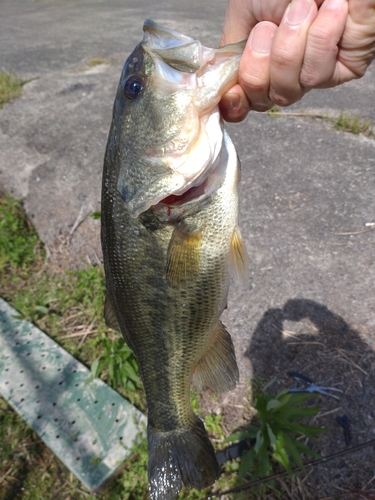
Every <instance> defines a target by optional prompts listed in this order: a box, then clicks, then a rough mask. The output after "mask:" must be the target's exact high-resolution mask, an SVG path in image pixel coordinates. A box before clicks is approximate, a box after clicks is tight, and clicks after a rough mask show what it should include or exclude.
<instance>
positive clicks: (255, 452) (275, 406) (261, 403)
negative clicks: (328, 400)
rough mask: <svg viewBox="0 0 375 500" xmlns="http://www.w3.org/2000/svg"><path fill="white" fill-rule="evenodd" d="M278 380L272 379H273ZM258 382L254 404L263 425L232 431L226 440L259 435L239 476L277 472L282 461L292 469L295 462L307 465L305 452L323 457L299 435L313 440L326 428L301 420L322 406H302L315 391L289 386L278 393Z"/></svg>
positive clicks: (258, 475)
mask: <svg viewBox="0 0 375 500" xmlns="http://www.w3.org/2000/svg"><path fill="white" fill-rule="evenodd" d="M273 381H274V380H272V381H271V383H272V382H273ZM271 383H269V384H267V385H266V386H265V387H264V388H260V387H256V386H255V393H256V395H255V399H254V404H253V406H254V408H255V409H256V410H257V412H258V417H259V422H260V423H259V426H254V425H252V424H249V425H247V426H246V428H245V429H244V430H243V431H241V432H237V433H234V434H232V435H231V436H229V437H228V438H227V440H226V441H239V440H243V439H255V445H254V447H253V448H251V450H249V451H248V452H246V453H245V455H244V456H243V457H242V459H241V464H240V467H239V477H240V478H244V477H246V476H250V478H251V480H255V479H258V478H262V477H266V476H268V475H270V474H272V473H273V469H274V465H275V464H276V463H279V464H281V465H282V467H284V469H285V470H287V471H288V472H289V473H291V470H292V466H293V462H294V463H295V464H296V465H298V466H300V467H303V462H302V458H301V454H305V455H310V456H313V457H317V458H318V457H319V455H318V454H317V453H316V452H315V451H313V450H312V449H311V448H310V447H309V446H307V445H306V444H304V443H303V442H302V441H301V440H300V439H298V438H297V436H298V437H307V438H308V439H311V440H313V439H314V438H316V436H317V435H318V434H320V433H322V432H324V431H325V429H322V428H320V427H313V426H310V425H306V424H303V423H300V422H299V420H301V419H304V418H306V417H310V416H313V415H316V414H317V413H318V412H319V408H315V407H314V408H312V407H308V408H306V407H300V405H301V404H302V403H304V402H305V401H307V400H308V399H310V398H312V397H315V395H314V394H292V393H289V392H288V391H289V389H285V390H283V391H281V392H279V393H278V394H271V393H268V392H266V389H267V388H268V387H269V386H270V384H271Z"/></svg>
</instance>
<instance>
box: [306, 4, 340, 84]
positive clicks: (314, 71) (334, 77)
mask: <svg viewBox="0 0 375 500" xmlns="http://www.w3.org/2000/svg"><path fill="white" fill-rule="evenodd" d="M347 16H348V2H347V0H325V1H324V3H323V4H322V6H321V8H320V9H319V12H318V15H317V17H316V19H315V20H314V22H313V23H312V25H311V26H310V29H309V31H308V34H307V42H306V50H305V57H304V60H303V64H302V69H301V74H300V83H301V85H302V86H303V87H309V88H319V87H332V86H335V85H338V84H339V83H342V82H339V79H340V66H339V64H338V60H337V54H338V50H339V49H338V44H339V41H340V39H341V37H342V34H343V32H344V29H345V24H346V20H347Z"/></svg>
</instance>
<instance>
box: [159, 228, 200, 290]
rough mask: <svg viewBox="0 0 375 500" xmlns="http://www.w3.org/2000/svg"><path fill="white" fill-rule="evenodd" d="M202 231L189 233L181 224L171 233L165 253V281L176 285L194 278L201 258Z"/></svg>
mask: <svg viewBox="0 0 375 500" xmlns="http://www.w3.org/2000/svg"><path fill="white" fill-rule="evenodd" d="M201 242H202V231H195V232H192V231H189V230H188V229H187V228H186V227H185V225H184V224H183V223H180V224H178V226H176V228H175V230H174V231H173V234H172V238H171V241H170V242H169V247H168V253H167V280H168V282H169V283H170V284H171V285H178V284H180V283H185V282H187V281H191V280H193V279H195V278H196V276H197V274H198V271H199V267H200V257H201Z"/></svg>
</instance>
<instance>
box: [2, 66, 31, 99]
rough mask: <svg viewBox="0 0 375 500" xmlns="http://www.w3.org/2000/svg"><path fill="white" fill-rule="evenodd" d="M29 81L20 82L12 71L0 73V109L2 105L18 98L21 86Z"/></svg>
mask: <svg viewBox="0 0 375 500" xmlns="http://www.w3.org/2000/svg"><path fill="white" fill-rule="evenodd" d="M28 81H29V80H21V79H20V78H18V76H16V75H15V74H14V73H13V71H11V70H9V71H0V108H2V106H3V104H5V103H6V102H9V101H11V100H12V99H14V98H16V97H18V96H19V95H20V93H21V89H22V86H23V85H25V83H27V82H28Z"/></svg>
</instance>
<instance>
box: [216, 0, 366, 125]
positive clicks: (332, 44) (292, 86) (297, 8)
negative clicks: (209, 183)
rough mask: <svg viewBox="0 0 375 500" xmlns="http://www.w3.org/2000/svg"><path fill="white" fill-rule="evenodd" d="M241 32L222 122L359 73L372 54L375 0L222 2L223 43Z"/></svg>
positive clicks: (293, 99) (287, 102) (295, 98)
mask: <svg viewBox="0 0 375 500" xmlns="http://www.w3.org/2000/svg"><path fill="white" fill-rule="evenodd" d="M249 33H250V36H249ZM247 37H249V38H248V42H247V44H246V48H245V51H244V54H243V56H242V59H241V63H240V69H239V84H238V85H236V86H235V87H233V88H232V89H230V90H229V91H228V92H227V93H226V94H225V95H224V96H223V98H222V101H221V104H220V108H221V112H222V114H223V116H224V118H225V119H226V120H227V121H240V120H243V119H244V118H245V117H246V115H247V113H248V112H249V111H250V109H254V110H256V111H265V110H267V109H269V108H271V107H272V106H273V105H274V104H278V105H280V106H288V105H290V104H293V103H294V102H296V101H298V100H300V99H301V98H302V97H303V95H304V94H305V93H306V92H308V91H309V90H310V89H312V88H328V87H334V86H336V85H340V84H341V83H344V82H347V81H350V80H352V79H354V78H360V77H361V76H363V75H364V73H365V71H366V68H367V67H368V66H369V64H370V63H371V61H372V60H373V59H374V58H375V0H315V1H314V0H292V2H290V4H289V0H263V1H262V2H258V1H255V0H229V3H228V9H227V15H226V19H225V24H224V31H223V37H222V44H226V43H233V42H236V41H238V40H241V39H244V38H247Z"/></svg>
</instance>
